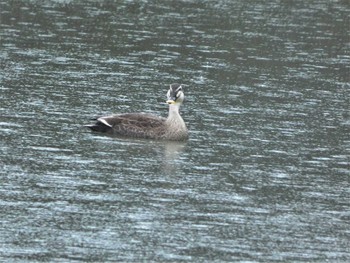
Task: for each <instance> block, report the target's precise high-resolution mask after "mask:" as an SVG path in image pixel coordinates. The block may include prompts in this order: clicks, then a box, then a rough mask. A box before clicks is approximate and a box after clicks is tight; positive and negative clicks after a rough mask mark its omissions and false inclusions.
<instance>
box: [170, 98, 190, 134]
mask: <svg viewBox="0 0 350 263" xmlns="http://www.w3.org/2000/svg"><path fill="white" fill-rule="evenodd" d="M179 109H180V105H179V104H177V105H176V104H175V105H174V104H170V105H169V116H168V118H167V120H166V123H167V125H168V131H167V136H168V137H169V138H172V137H174V138H186V137H187V136H188V131H187V127H186V124H185V122H184V120H183V119H182V117H181V116H180V113H179Z"/></svg>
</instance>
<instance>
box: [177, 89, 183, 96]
mask: <svg viewBox="0 0 350 263" xmlns="http://www.w3.org/2000/svg"><path fill="white" fill-rule="evenodd" d="M181 94H182V91H181V90H179V91H178V92H177V93H176V98H178V97H180V96H181Z"/></svg>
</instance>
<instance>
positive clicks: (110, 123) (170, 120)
mask: <svg viewBox="0 0 350 263" xmlns="http://www.w3.org/2000/svg"><path fill="white" fill-rule="evenodd" d="M183 87H184V85H183V84H178V83H173V84H171V85H170V88H169V90H168V92H167V100H166V103H167V104H168V105H169V113H168V117H167V118H164V117H160V116H157V115H153V114H149V113H124V114H114V115H109V116H104V117H99V118H96V119H94V120H95V121H96V122H95V123H94V124H89V125H84V126H85V127H88V128H89V129H90V130H92V131H94V132H100V133H106V134H110V135H117V136H125V137H133V138H144V139H156V140H170V141H184V140H187V139H188V129H187V127H186V124H185V122H184V120H183V119H182V117H181V115H180V106H181V105H182V104H183V101H184V98H185V94H184V91H183Z"/></svg>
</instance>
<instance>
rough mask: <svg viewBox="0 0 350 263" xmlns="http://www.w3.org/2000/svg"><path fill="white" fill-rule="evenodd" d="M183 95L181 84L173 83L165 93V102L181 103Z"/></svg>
mask: <svg viewBox="0 0 350 263" xmlns="http://www.w3.org/2000/svg"><path fill="white" fill-rule="evenodd" d="M184 98H185V95H184V93H183V85H182V84H178V83H174V84H171V85H170V88H169V90H168V93H167V101H166V102H167V103H168V104H173V105H174V104H175V105H181V104H182V102H183V101H184Z"/></svg>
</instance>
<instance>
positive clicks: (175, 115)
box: [167, 104, 182, 122]
mask: <svg viewBox="0 0 350 263" xmlns="http://www.w3.org/2000/svg"><path fill="white" fill-rule="evenodd" d="M179 111H180V105H176V104H170V105H169V116H168V119H167V121H168V122H170V121H172V122H176V121H177V120H179V119H180V120H182V118H181V115H180V112H179Z"/></svg>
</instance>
